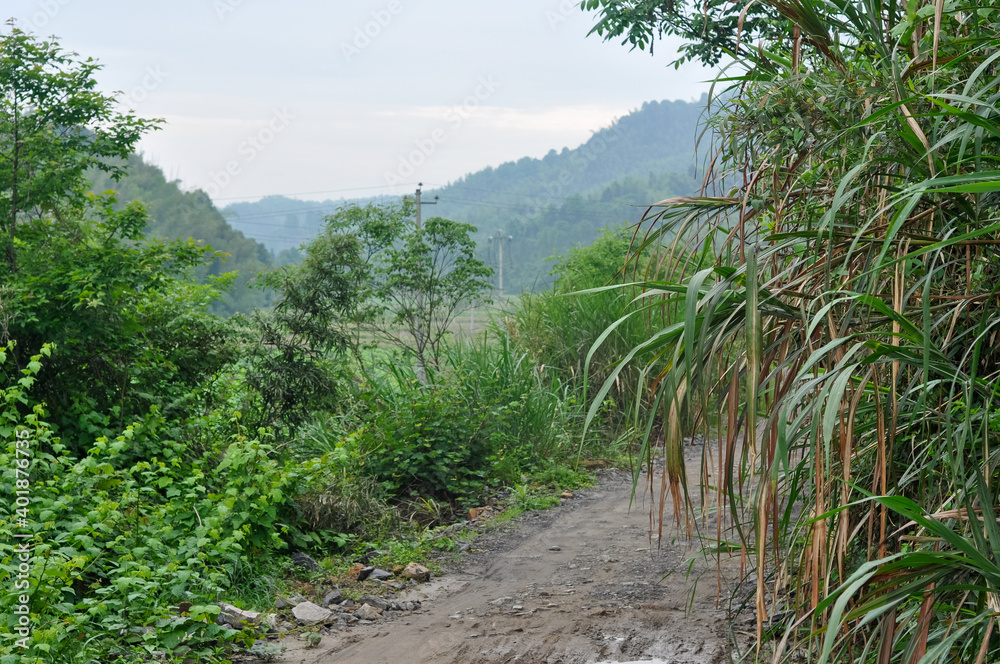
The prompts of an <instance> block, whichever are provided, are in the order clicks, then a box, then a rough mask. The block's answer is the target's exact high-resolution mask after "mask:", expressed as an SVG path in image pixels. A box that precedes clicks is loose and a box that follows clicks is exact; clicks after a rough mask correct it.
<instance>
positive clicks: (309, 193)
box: [212, 184, 410, 202]
mask: <svg viewBox="0 0 1000 664" xmlns="http://www.w3.org/2000/svg"><path fill="white" fill-rule="evenodd" d="M407 186H410V185H408V184H393V185H384V184H383V185H378V186H375V187H351V188H350V189H325V190H323V191H300V192H297V193H294V194H264V195H262V196H232V197H228V198H213V199H212V200H213V202H214V201H243V200H246V201H250V199H254V198H257V199H260V198H268V197H270V196H285V197H291V196H312V195H315V194H339V193H343V192H345V191H367V190H370V189H388V188H390V187H407ZM394 195H395V194H394Z"/></svg>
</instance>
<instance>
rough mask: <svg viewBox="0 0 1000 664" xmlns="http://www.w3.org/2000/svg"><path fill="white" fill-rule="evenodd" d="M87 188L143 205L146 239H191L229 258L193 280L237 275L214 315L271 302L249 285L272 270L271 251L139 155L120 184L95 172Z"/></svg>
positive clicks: (205, 199)
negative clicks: (257, 277) (146, 216)
mask: <svg viewBox="0 0 1000 664" xmlns="http://www.w3.org/2000/svg"><path fill="white" fill-rule="evenodd" d="M91 183H92V184H93V190H94V191H95V192H104V191H108V190H111V191H115V192H117V195H118V203H119V204H120V205H123V206H124V205H126V204H128V203H131V202H132V201H139V202H141V203H144V204H145V205H146V207H147V209H148V210H149V216H150V223H149V225H148V226H147V227H146V229H145V235H146V237H148V238H157V239H162V240H176V239H187V238H194V239H195V240H200V241H202V242H204V243H205V244H206V245H208V246H210V247H212V248H213V249H215V250H216V251H223V252H225V253H227V254H229V256H228V257H227V258H225V259H217V260H215V261H214V262H213V263H211V264H210V265H206V266H204V267H201V268H198V269H197V270H196V271H195V274H194V275H193V276H194V278H195V279H197V280H198V281H201V282H204V281H206V280H208V279H209V278H210V277H213V276H218V275H220V274H224V273H226V272H238V274H239V276H238V277H237V278H236V282H235V283H234V285H233V288H232V290H231V291H230V292H228V293H226V294H225V295H224V296H223V299H222V300H221V301H220V302H216V303H215V304H214V305H213V310H214V311H215V312H216V313H218V314H220V315H230V314H233V313H237V312H244V313H246V312H249V311H252V310H253V309H254V308H255V307H264V306H268V305H269V304H270V303H271V299H272V295H271V294H270V293H268V292H266V291H262V290H259V289H255V288H251V287H249V285H248V282H250V281H251V280H252V279H253V278H254V277H256V276H257V273H259V272H261V271H263V270H267V269H270V268H271V263H272V257H271V252H270V250H268V248H267V247H266V246H265V245H263V244H260V243H258V242H257V241H256V240H253V239H252V238H249V237H247V236H246V235H244V234H243V233H241V232H240V231H237V230H234V229H233V228H232V227H231V226H230V225H229V223H228V222H227V221H226V219H225V217H223V216H222V214H221V213H220V212H219V210H218V209H216V207H215V205H214V204H213V203H212V201H211V199H210V198H209V197H208V195H207V194H205V193H204V192H202V191H193V192H184V191H181V189H180V187H179V182H177V181H173V182H172V181H168V180H167V178H166V176H165V175H164V174H163V171H161V170H160V169H159V168H157V167H156V166H153V165H151V164H147V163H146V162H145V161H144V160H143V158H142V157H141V156H140V155H134V156H132V157H131V158H130V159H129V161H128V175H127V176H126V177H124V178H122V179H121V180H120V181H119V182H115V181H114V180H112V179H111V178H110V177H108V175H107V174H106V173H103V172H101V171H96V170H95V171H94V172H93V173H92V174H91Z"/></svg>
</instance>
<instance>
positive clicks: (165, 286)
mask: <svg viewBox="0 0 1000 664" xmlns="http://www.w3.org/2000/svg"><path fill="white" fill-rule="evenodd" d="M98 69H99V65H98V64H96V63H95V62H94V61H92V60H90V59H87V60H81V59H79V58H77V57H76V56H75V54H72V53H66V52H64V51H63V50H62V49H61V48H60V47H59V46H58V45H57V44H55V43H54V42H47V41H39V40H38V39H36V38H35V37H33V36H32V35H29V34H26V33H24V32H22V31H20V30H18V29H17V28H14V27H11V31H10V33H9V34H7V35H4V36H2V37H0V229H2V232H0V251H2V253H3V259H0V283H2V284H3V287H2V288H0V342H2V343H3V344H6V343H7V342H8V341H14V342H16V343H15V344H14V346H13V351H14V352H13V353H12V355H13V360H14V362H13V369H12V370H13V371H15V372H17V371H22V370H24V369H25V366H26V364H27V362H26V359H25V358H29V357H31V356H32V355H35V354H37V353H38V352H40V349H41V348H42V347H43V346H44V345H45V344H53V346H54V350H53V352H52V358H51V360H50V361H49V362H48V364H47V366H46V370H45V372H44V373H43V374H41V375H40V376H39V377H38V379H37V381H38V382H37V385H36V386H35V388H34V389H33V390H32V394H33V395H35V396H36V397H37V398H38V399H39V400H40V401H42V402H44V403H46V404H48V407H49V408H50V409H51V412H52V413H53V416H54V418H55V423H56V424H57V425H58V426H59V428H60V434H61V436H62V437H63V439H64V441H66V442H68V443H70V444H71V445H73V446H77V445H78V446H79V447H77V449H86V448H85V447H84V446H85V445H86V444H87V443H88V439H89V441H92V440H93V438H94V437H95V436H99V435H103V434H106V433H108V432H109V431H110V430H111V429H112V428H118V427H121V426H125V425H127V424H130V423H131V418H133V417H140V416H142V415H143V414H145V413H148V411H149V409H150V408H151V407H153V406H156V407H160V408H163V409H164V410H168V409H170V408H179V407H180V404H181V403H182V402H184V400H185V399H188V398H189V397H190V396H191V392H192V390H194V389H195V386H197V385H199V384H201V382H202V381H204V380H205V379H206V378H207V377H210V376H211V375H212V374H213V373H214V372H216V371H218V370H219V368H220V367H221V366H222V365H223V364H224V363H225V362H226V361H227V360H228V358H229V354H230V351H231V350H232V346H231V344H230V342H229V341H228V338H229V336H230V335H229V334H228V330H227V329H226V326H225V325H224V324H223V323H222V322H221V321H219V320H218V319H216V318H215V317H213V316H211V315H210V314H208V313H207V312H206V311H205V306H207V304H208V303H210V302H211V301H212V300H213V299H215V298H217V297H218V295H219V292H218V290H216V289H215V288H214V287H212V286H204V287H199V286H195V285H193V284H190V283H188V282H187V281H186V280H185V279H184V278H183V277H184V276H185V272H186V271H189V270H192V269H196V268H198V267H200V266H201V265H202V264H204V263H205V262H206V261H209V262H211V261H214V260H215V259H216V258H217V257H218V254H216V253H215V252H213V251H212V250H211V249H210V248H209V247H206V246H203V245H199V244H198V243H195V242H193V241H186V242H173V243H165V242H156V241H149V242H146V241H144V240H143V236H142V231H143V228H144V227H145V226H146V224H147V222H148V217H147V214H146V210H145V208H144V207H143V206H142V205H139V204H131V205H128V206H125V207H124V208H120V207H119V206H118V205H117V202H116V200H115V198H114V197H113V196H105V197H98V196H93V195H88V193H87V190H88V189H89V188H90V183H89V181H88V179H87V177H86V172H87V170H88V169H90V168H97V169H100V170H104V171H106V172H108V173H110V174H111V175H112V176H120V175H122V174H123V173H124V165H125V163H126V158H127V157H128V156H129V154H130V153H131V152H132V150H133V148H134V147H135V144H136V142H137V141H138V140H139V138H140V137H141V135H142V134H143V132H145V131H147V130H150V129H152V128H155V127H156V125H157V121H151V120H143V119H140V118H137V117H135V116H134V115H133V114H131V113H124V114H123V113H120V112H119V111H117V110H116V108H117V105H116V102H115V99H114V97H113V96H108V95H105V94H102V93H101V92H99V91H98V90H97V82H96V79H95V77H94V75H95V73H96V72H97V71H98ZM224 282H225V280H222V281H220V282H217V285H219V284H221V283H224ZM16 378H17V374H16V373H15V374H14V375H13V376H10V375H0V379H7V380H11V379H16Z"/></svg>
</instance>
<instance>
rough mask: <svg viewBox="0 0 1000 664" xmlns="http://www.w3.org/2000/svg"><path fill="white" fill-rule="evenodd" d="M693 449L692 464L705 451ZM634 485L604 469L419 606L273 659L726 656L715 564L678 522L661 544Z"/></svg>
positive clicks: (497, 542) (412, 596)
mask: <svg viewBox="0 0 1000 664" xmlns="http://www.w3.org/2000/svg"><path fill="white" fill-rule="evenodd" d="M689 449H691V448H689ZM691 456H692V458H691V459H690V462H691V463H692V464H696V463H697V461H696V459H697V458H698V450H696V449H691ZM691 476H692V477H697V471H696V470H694V471H693V473H692V474H691ZM631 488H632V485H631V477H630V475H629V473H627V472H623V471H616V470H608V471H602V472H601V473H600V480H599V484H598V486H597V487H595V488H592V489H586V490H581V491H578V492H576V494H575V498H573V499H571V500H565V501H563V505H562V506H560V507H557V508H554V509H551V510H547V511H545V512H533V513H530V514H527V515H525V516H524V517H522V518H520V519H518V520H517V521H515V522H512V523H510V524H507V525H504V526H500V527H497V528H494V529H493V530H492V531H490V532H488V533H487V534H485V535H483V536H481V537H480V538H479V539H477V540H476V542H475V544H474V547H475V548H474V550H473V552H472V553H470V554H468V555H466V556H465V557H464V558H463V559H462V560H461V562H459V563H457V564H453V565H452V566H451V569H447V570H446V572H445V573H444V574H443V575H442V576H441V577H437V578H434V579H432V580H431V582H429V583H426V584H423V585H422V586H421V587H420V588H419V589H417V590H411V591H408V593H406V594H405V595H403V596H400V598H399V601H404V600H421V602H422V609H421V611H420V612H414V613H412V614H408V615H402V614H399V613H398V612H396V613H395V615H394V612H387V614H386V615H387V616H388V619H387V620H384V621H380V622H379V623H377V624H373V625H365V626H354V627H351V628H348V629H346V630H344V631H341V632H337V633H335V634H334V635H332V636H325V637H323V641H322V643H321V644H320V645H319V647H317V648H312V649H306V648H305V645H304V644H303V643H302V642H300V641H294V640H287V641H285V643H284V645H286V646H287V647H288V651H287V652H286V653H285V655H284V656H283V657H282V658H280V659H279V660H277V661H279V662H285V663H286V664H332V663H338V664H339V663H345V664H346V663H357V664H423V663H427V664H431V663H435V664H438V663H440V664H446V663H454V664H459V663H461V664H487V663H490V664H494V663H500V662H519V663H521V664H535V663H538V664H541V663H543V662H544V663H546V664H556V663H559V662H565V663H567V664H569V663H572V664H584V663H593V662H625V661H637V660H647V661H648V660H650V659H652V660H654V661H660V662H669V663H670V664H721V663H723V662H729V661H730V655H729V653H730V647H729V638H728V634H729V633H730V632H729V628H728V626H727V625H728V622H727V619H726V615H725V612H724V611H723V610H722V609H720V608H718V606H720V605H722V606H724V605H725V601H724V598H723V600H721V601H717V595H718V588H719V584H718V577H717V574H716V571H717V566H716V563H715V561H714V560H704V559H696V560H695V562H694V563H691V562H690V558H691V556H692V555H693V554H694V553H695V551H696V548H695V546H694V545H693V544H692V543H691V542H690V541H688V540H687V538H685V537H683V536H678V535H677V533H676V532H675V531H676V529H674V528H671V530H670V534H667V532H666V530H665V532H664V539H663V541H662V546H660V547H657V540H656V539H655V534H654V535H653V539H652V541H650V536H649V525H650V520H649V509H648V503H647V504H646V505H643V504H642V503H641V502H640V503H639V504H637V505H635V506H633V507H632V509H631V510H630V508H629V502H630V496H631ZM669 509H670V508H669V507H668V511H667V514H670V511H669ZM689 566H690V567H689ZM724 592H725V591H724Z"/></svg>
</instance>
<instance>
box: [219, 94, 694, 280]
mask: <svg viewBox="0 0 1000 664" xmlns="http://www.w3.org/2000/svg"><path fill="white" fill-rule="evenodd" d="M704 109H705V98H704V97H703V98H702V100H700V101H697V102H690V103H689V102H683V101H663V102H656V101H653V102H647V103H645V104H643V106H642V108H640V109H638V110H636V111H634V112H632V113H630V114H629V115H626V116H624V117H622V118H620V119H619V120H618V121H616V122H615V123H614V124H612V125H611V126H610V127H606V128H604V129H601V130H599V131H596V132H595V133H594V134H593V136H591V138H590V139H589V140H588V141H587V142H586V143H584V144H583V145H581V146H579V147H577V148H575V149H569V148H563V149H562V150H561V151H556V150H552V151H550V152H549V153H548V154H547V155H546V156H545V157H543V158H541V159H534V158H530V157H525V158H523V159H520V160H518V161H516V162H507V163H504V164H501V165H500V166H497V167H488V168H485V169H483V170H481V171H478V172H476V173H472V174H469V175H466V176H464V177H462V178H460V179H459V180H457V181H455V182H452V183H449V184H442V183H429V182H428V183H424V184H425V186H424V196H425V197H424V200H425V201H432V200H433V199H434V197H435V196H437V197H438V201H437V204H436V205H435V206H434V207H427V208H425V209H424V214H425V216H443V217H447V218H449V219H453V220H456V221H464V222H469V223H471V224H473V225H474V226H476V227H477V228H478V229H479V233H478V234H477V235H476V238H475V239H476V241H477V244H478V246H479V252H480V255H481V257H482V258H484V259H485V260H486V261H487V262H489V263H490V264H491V265H493V266H494V267H497V263H498V258H499V256H498V253H499V252H498V251H497V247H496V243H493V242H490V241H489V237H490V236H491V235H497V234H498V231H499V230H500V229H503V232H504V236H511V237H512V238H513V239H512V240H510V241H508V242H506V243H505V245H504V252H505V253H504V282H505V283H504V287H505V291H506V292H508V293H516V292H520V291H521V290H523V289H529V290H530V289H535V288H538V287H540V286H543V285H545V284H547V283H549V277H548V270H549V264H548V263H547V262H546V261H545V259H546V258H547V257H549V256H551V255H553V254H554V253H556V252H562V251H565V250H566V249H569V248H570V247H572V246H573V245H574V244H584V245H586V244H589V243H590V242H592V241H593V240H594V239H595V238H596V237H597V232H598V230H599V229H600V228H603V227H604V226H608V225H617V224H623V223H634V222H635V221H637V220H638V219H639V216H640V215H641V213H642V208H641V206H642V205H645V204H648V203H652V202H655V201H658V200H662V199H663V198H667V197H670V196H677V195H684V194H690V193H694V191H695V190H696V187H697V185H696V178H695V175H696V173H695V159H694V148H695V139H696V131H697V130H696V127H697V122H698V118H699V117H700V116H701V114H702V112H703V111H704ZM367 200H370V199H366V200H365V201H359V202H367ZM376 200H377V199H376ZM383 200H390V201H391V200H392V199H383ZM346 202H348V201H345V200H343V199H341V200H336V201H334V200H327V201H323V202H316V201H301V200H295V199H291V198H286V197H282V196H269V197H266V198H264V199H262V200H260V201H258V202H255V203H236V204H233V205H229V206H227V207H226V208H224V209H223V213H224V214H225V216H226V217H227V218H228V220H229V222H230V223H231V224H232V226H233V227H234V228H236V229H238V230H241V231H243V232H244V233H245V234H246V235H247V236H249V237H253V238H256V239H258V240H259V241H261V242H262V243H264V244H265V245H267V246H268V247H269V248H270V249H271V250H272V251H274V252H275V253H276V254H278V258H277V261H276V262H277V263H279V264H281V263H284V262H288V261H292V260H294V253H295V252H294V248H295V247H297V246H298V245H299V244H301V243H303V242H305V241H308V240H309V239H310V238H312V237H314V236H315V234H316V233H317V231H318V229H319V228H320V226H321V224H322V221H323V217H324V215H326V214H329V213H331V212H333V211H334V210H336V209H337V207H339V206H340V205H343V204H344V203H346Z"/></svg>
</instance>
